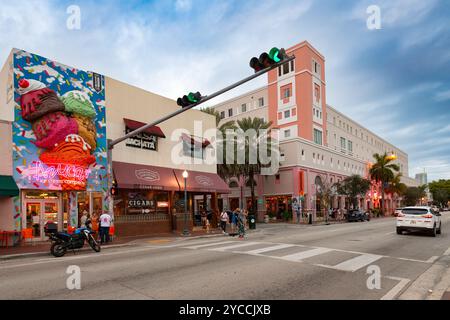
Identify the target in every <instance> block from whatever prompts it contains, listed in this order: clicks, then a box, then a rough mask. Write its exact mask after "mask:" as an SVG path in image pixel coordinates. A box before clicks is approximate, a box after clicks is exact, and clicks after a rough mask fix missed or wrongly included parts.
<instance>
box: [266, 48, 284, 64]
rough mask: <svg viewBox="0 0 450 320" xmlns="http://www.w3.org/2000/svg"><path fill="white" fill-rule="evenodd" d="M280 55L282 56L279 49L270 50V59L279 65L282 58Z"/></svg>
mask: <svg viewBox="0 0 450 320" xmlns="http://www.w3.org/2000/svg"><path fill="white" fill-rule="evenodd" d="M279 55H280V49H278V48H272V49H270V52H269V57H270V59H272V60H273V61H275V62H276V63H278V62H280V61H281V58H280V56H279Z"/></svg>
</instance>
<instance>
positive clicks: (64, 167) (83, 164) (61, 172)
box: [39, 134, 95, 190]
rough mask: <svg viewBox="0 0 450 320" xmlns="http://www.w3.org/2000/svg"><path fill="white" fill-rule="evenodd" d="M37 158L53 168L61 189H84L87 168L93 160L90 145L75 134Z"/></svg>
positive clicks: (87, 173) (87, 174)
mask: <svg viewBox="0 0 450 320" xmlns="http://www.w3.org/2000/svg"><path fill="white" fill-rule="evenodd" d="M39 159H40V160H41V161H42V162H43V163H45V164H46V165H47V166H49V167H54V168H55V171H56V173H57V175H58V176H59V180H60V183H61V188H62V190H85V189H86V180H87V178H88V176H89V171H88V168H89V166H90V165H91V164H92V163H94V162H95V157H94V156H93V155H91V146H90V145H89V144H88V143H86V141H84V139H83V138H82V137H81V136H79V135H77V134H70V135H68V136H67V137H66V138H65V139H64V141H63V142H61V143H59V144H57V145H56V146H55V147H54V148H53V149H51V150H49V151H46V152H44V153H42V154H41V156H40V157H39Z"/></svg>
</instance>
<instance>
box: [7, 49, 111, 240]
mask: <svg viewBox="0 0 450 320" xmlns="http://www.w3.org/2000/svg"><path fill="white" fill-rule="evenodd" d="M12 60H13V87H14V97H13V100H14V103H13V105H14V121H13V122H12V158H13V160H12V165H13V178H14V181H15V182H16V184H17V186H18V188H19V190H20V196H19V197H16V198H15V199H14V213H13V215H14V216H13V218H14V223H15V226H16V230H20V227H21V229H28V230H30V232H32V234H33V237H35V238H42V237H43V236H44V234H43V227H44V225H45V223H46V222H47V221H54V222H57V223H58V228H59V229H60V230H64V229H67V227H68V226H69V225H70V226H78V224H79V218H80V216H81V215H82V214H83V212H84V211H86V212H88V213H90V214H91V215H92V214H100V213H101V211H102V210H107V209H108V208H107V205H108V198H107V197H108V192H107V188H108V183H107V182H108V179H107V168H106V167H107V159H106V155H107V152H106V148H107V140H106V112H105V80H104V77H103V76H102V75H99V74H96V73H92V72H86V71H82V70H78V69H75V68H71V67H68V66H65V65H62V64H59V63H57V62H54V61H51V60H48V59H46V58H44V57H41V56H38V55H35V54H31V53H28V52H25V51H21V50H14V51H13V56H12Z"/></svg>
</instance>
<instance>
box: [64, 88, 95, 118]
mask: <svg viewBox="0 0 450 320" xmlns="http://www.w3.org/2000/svg"><path fill="white" fill-rule="evenodd" d="M61 100H62V102H63V103H64V105H65V110H66V112H70V113H73V114H76V115H80V116H83V117H87V118H90V119H92V118H94V117H95V116H96V112H95V109H94V106H93V105H92V102H91V100H90V98H89V96H88V95H87V94H86V93H84V92H82V91H78V90H73V91H69V92H66V93H65V94H64V95H63V96H62V97H61Z"/></svg>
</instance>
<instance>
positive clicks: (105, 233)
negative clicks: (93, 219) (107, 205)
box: [99, 212, 112, 244]
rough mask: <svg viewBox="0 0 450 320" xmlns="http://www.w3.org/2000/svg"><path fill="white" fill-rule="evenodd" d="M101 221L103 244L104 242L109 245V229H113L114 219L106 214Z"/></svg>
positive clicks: (101, 217)
mask: <svg viewBox="0 0 450 320" xmlns="http://www.w3.org/2000/svg"><path fill="white" fill-rule="evenodd" d="M99 220H100V221H99V222H100V241H101V244H103V243H104V242H106V243H108V242H109V228H110V227H111V222H112V218H111V216H110V215H109V214H108V213H107V212H104V213H103V214H102V215H101V216H100V219H99Z"/></svg>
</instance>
